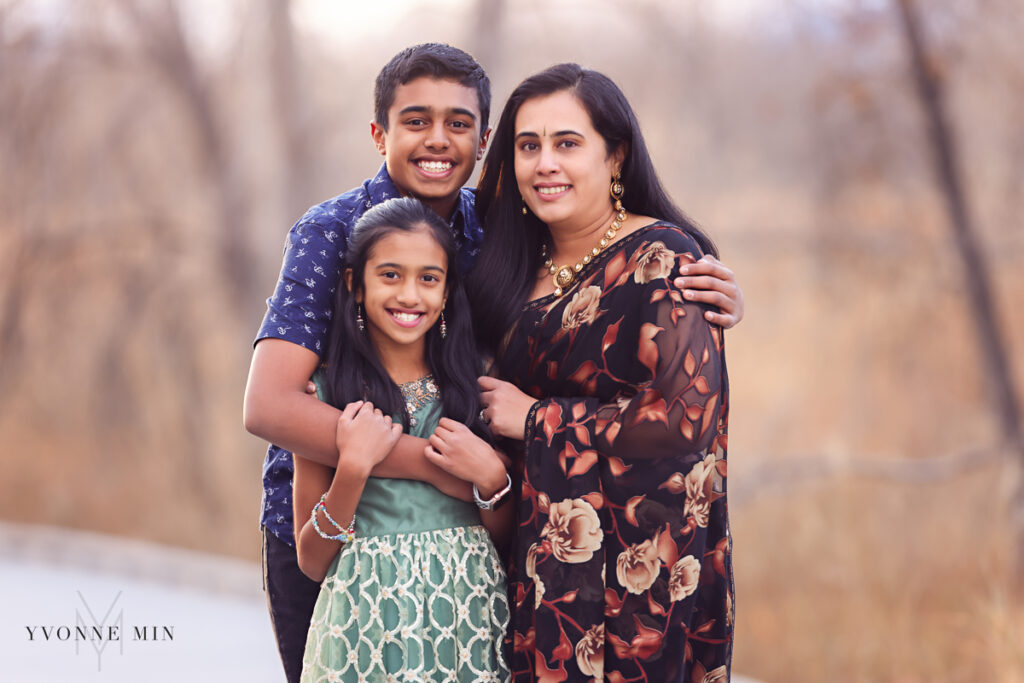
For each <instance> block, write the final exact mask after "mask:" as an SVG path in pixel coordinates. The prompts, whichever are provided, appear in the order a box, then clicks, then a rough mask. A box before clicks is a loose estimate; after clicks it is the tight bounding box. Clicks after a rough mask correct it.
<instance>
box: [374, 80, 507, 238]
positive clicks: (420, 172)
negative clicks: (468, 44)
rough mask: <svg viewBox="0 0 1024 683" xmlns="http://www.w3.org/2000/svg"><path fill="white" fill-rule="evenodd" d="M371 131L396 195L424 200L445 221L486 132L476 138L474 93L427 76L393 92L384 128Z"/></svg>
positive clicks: (480, 150) (484, 142)
mask: <svg viewBox="0 0 1024 683" xmlns="http://www.w3.org/2000/svg"><path fill="white" fill-rule="evenodd" d="M370 129H371V131H372V133H373V141H374V143H375V144H376V145H377V151H379V152H380V153H381V154H382V155H383V156H384V159H385V162H386V163H387V167H388V173H389V174H390V175H391V180H393V181H394V183H395V186H396V187H397V188H398V190H399V192H401V193H402V194H403V195H408V196H412V197H416V198H417V199H421V200H424V202H425V203H426V204H428V205H429V206H431V208H433V209H434V210H435V211H437V212H438V213H439V214H441V215H442V216H444V217H445V218H448V217H449V215H450V214H451V211H452V208H453V207H454V202H455V197H456V196H457V194H458V191H459V189H460V188H461V187H462V186H463V185H464V184H465V183H466V181H467V180H469V176H470V175H472V173H473V167H474V166H475V165H476V162H477V161H479V160H480V159H481V158H483V154H484V148H485V147H486V145H487V136H488V135H489V134H490V130H488V131H487V132H486V133H485V134H484V135H481V134H480V107H479V104H478V102H477V95H476V90H475V89H473V88H469V87H466V86H464V85H460V84H459V83H458V82H457V81H452V80H447V79H436V78H430V77H427V76H424V77H421V78H416V79H414V80H411V81H409V82H408V83H406V84H404V85H400V86H398V87H397V88H396V89H395V101H394V102H393V103H392V105H391V108H390V109H389V110H388V130H386V131H385V130H384V129H382V128H381V127H380V126H378V125H376V124H375V123H373V124H370Z"/></svg>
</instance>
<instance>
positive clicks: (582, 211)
mask: <svg viewBox="0 0 1024 683" xmlns="http://www.w3.org/2000/svg"><path fill="white" fill-rule="evenodd" d="M514 144H515V169H516V182H517V183H518V185H519V192H520V193H521V194H522V196H523V200H524V201H525V202H526V205H527V206H528V207H529V208H530V210H531V211H533V213H534V214H536V216H537V217H538V218H540V219H541V220H542V221H544V222H545V223H547V224H548V226H549V227H552V228H556V229H557V228H559V227H567V228H572V227H578V226H582V225H589V224H590V223H593V222H597V221H604V220H606V219H607V220H610V216H611V212H612V205H611V200H610V198H609V194H608V186H609V184H610V183H611V179H612V176H614V175H615V172H616V171H617V170H618V169H619V166H620V164H621V163H622V162H621V153H616V154H612V155H611V156H609V155H608V152H607V149H606V147H605V141H604V138H602V137H601V135H600V134H599V133H598V132H597V131H596V130H594V126H593V124H592V123H591V120H590V115H589V114H588V113H587V110H586V109H584V108H583V104H582V103H581V102H580V101H579V100H578V99H577V98H576V96H575V95H573V94H572V93H571V92H569V91H567V90H563V91H560V92H556V93H553V94H551V95H545V96H543V97H536V98H534V99H531V100H527V101H526V102H524V103H523V104H522V106H520V107H519V111H518V113H517V114H516V122H515V139H514Z"/></svg>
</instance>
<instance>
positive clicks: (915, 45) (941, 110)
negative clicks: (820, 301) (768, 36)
mask: <svg viewBox="0 0 1024 683" xmlns="http://www.w3.org/2000/svg"><path fill="white" fill-rule="evenodd" d="M896 4H897V7H898V9H899V16H900V21H901V23H902V27H903V35H904V40H905V43H906V48H907V52H908V53H909V57H910V63H911V68H912V71H913V76H914V81H915V82H916V85H917V93H918V98H919V100H920V103H921V108H922V109H923V112H924V115H925V118H926V119H927V121H928V138H929V142H930V147H931V149H930V152H931V155H932V157H933V161H934V163H935V173H936V179H937V181H938V183H939V187H940V190H941V193H942V196H943V197H944V198H945V200H946V211H947V213H948V215H949V222H950V227H951V228H952V230H953V238H954V239H955V241H956V245H957V247H958V251H959V254H960V257H961V258H962V259H963V262H964V274H965V276H966V277H965V282H966V285H967V295H968V300H969V303H970V309H971V312H972V314H973V315H974V323H975V325H974V327H975V329H976V330H977V332H978V341H979V343H980V346H981V351H982V356H983V357H984V361H983V362H984V363H985V364H986V366H987V367H986V370H987V373H988V381H989V383H990V386H991V387H992V389H993V394H994V395H993V399H994V400H995V403H996V408H997V410H998V412H999V421H1000V426H1001V430H1002V436H1003V439H1004V442H1005V444H1006V446H1007V447H1008V448H1009V449H1011V450H1012V451H1013V452H1014V453H1015V454H1016V455H1017V456H1019V460H1018V465H1019V466H1020V467H1024V439H1022V438H1021V437H1022V434H1021V424H1020V421H1021V413H1020V402H1019V400H1018V398H1017V392H1016V388H1015V386H1014V379H1013V378H1014V375H1013V369H1012V367H1011V365H1010V358H1009V355H1008V354H1007V352H1006V347H1005V345H1004V343H1003V337H1002V335H1001V334H1000V330H999V324H998V321H997V315H996V311H995V305H994V303H993V296H992V287H991V284H990V282H989V277H990V269H989V266H988V263H987V261H986V259H985V254H984V252H983V251H982V249H981V247H980V244H979V239H978V237H977V235H976V232H975V229H974V226H973V225H972V223H971V216H970V211H969V210H968V206H967V196H966V193H965V192H964V189H963V183H962V181H961V179H960V169H959V161H958V157H957V150H956V144H955V140H954V138H953V134H952V131H951V130H950V127H949V124H948V118H947V116H946V109H945V101H944V100H943V93H942V83H941V82H940V80H939V78H938V75H937V74H936V73H935V71H934V70H933V69H932V68H930V66H929V63H928V58H927V51H926V48H925V45H924V39H923V37H922V35H921V29H920V24H919V21H918V15H917V11H916V7H915V5H914V2H913V0H896ZM1010 505H1011V523H1012V525H1013V533H1014V539H1013V542H1014V548H1013V560H1014V567H1013V576H1014V581H1015V582H1016V583H1017V588H1018V589H1022V588H1024V477H1018V482H1017V486H1016V490H1015V492H1014V494H1013V499H1012V500H1011V503H1010Z"/></svg>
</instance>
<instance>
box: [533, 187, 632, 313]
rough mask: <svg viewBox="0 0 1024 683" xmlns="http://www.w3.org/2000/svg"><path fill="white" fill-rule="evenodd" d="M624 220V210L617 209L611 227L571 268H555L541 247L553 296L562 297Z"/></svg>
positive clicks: (545, 250) (613, 235)
mask: <svg viewBox="0 0 1024 683" xmlns="http://www.w3.org/2000/svg"><path fill="white" fill-rule="evenodd" d="M620 207H621V204H620ZM625 220H626V210H625V209H622V208H619V213H618V214H616V216H615V220H613V221H612V224H611V226H610V227H609V228H608V229H607V230H606V231H605V233H604V235H602V236H601V239H600V241H598V243H597V246H596V247H594V248H593V249H591V250H590V251H589V252H587V253H586V255H584V257H583V258H582V259H580V260H579V261H577V262H576V264H575V265H572V266H570V265H569V264H565V265H564V266H556V265H555V264H554V263H553V262H552V260H551V257H550V256H548V248H547V245H542V246H541V248H540V255H541V257H543V258H544V259H545V261H544V267H545V268H547V269H548V273H549V274H550V275H551V276H552V278H551V280H552V281H553V282H554V283H555V296H562V292H564V291H565V290H566V289H568V288H569V285H571V284H572V283H573V281H574V280H575V279H576V273H578V272H580V271H581V270H583V266H585V265H587V264H588V263H590V262H591V261H592V260H593V259H594V257H595V256H597V255H598V254H600V253H601V251H602V250H603V249H604V248H605V247H607V246H608V245H609V244H610V243H611V241H612V239H613V238H614V237H615V233H617V232H618V231H619V228H621V227H622V223H623V221H625Z"/></svg>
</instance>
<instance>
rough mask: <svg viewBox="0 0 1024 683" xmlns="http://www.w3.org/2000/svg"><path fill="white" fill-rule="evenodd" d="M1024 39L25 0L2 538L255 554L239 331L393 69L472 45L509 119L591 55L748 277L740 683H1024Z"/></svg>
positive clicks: (355, 179) (2, 143)
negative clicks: (746, 680) (382, 75)
mask: <svg viewBox="0 0 1024 683" xmlns="http://www.w3.org/2000/svg"><path fill="white" fill-rule="evenodd" d="M371 5H372V6H371ZM901 5H903V6H905V7H906V8H909V10H910V11H911V12H912V13H913V14H912V15H911V16H912V17H916V20H917V26H918V28H919V29H920V35H921V38H922V53H921V54H922V56H923V61H922V62H921V63H920V64H919V65H918V66H919V68H918V70H917V71H915V70H914V68H913V66H914V64H913V60H912V58H911V52H910V51H909V49H908V45H909V43H908V40H907V36H908V34H907V32H906V24H905V22H904V21H903V17H904V16H905V15H902V14H901V12H900V6H901ZM1021 35H1024V8H1022V7H1021V4H1020V2H1019V0H929V1H928V2H923V1H920V2H918V3H916V4H910V3H909V2H897V1H895V0H894V1H892V2H886V1H883V0H827V1H826V0H822V1H820V2H814V1H812V0H790V1H787V0H763V1H762V2H754V1H745V2H738V1H735V0H720V1H718V2H712V1H711V0H705V1H698V0H686V1H685V2H684V1H680V2H668V0H665V1H663V2H658V1H656V0H633V2H630V3H618V2H612V1H611V0H593V1H589V2H584V1H583V0H565V1H563V2H560V3H557V4H554V3H547V2H543V1H542V0H517V1H513V0H421V1H420V2H416V1H415V0H408V1H407V2H399V1H397V0H380V1H379V2H375V3H371V4H369V5H367V6H364V4H363V3H332V2H329V1H328V0H322V1H320V2H314V1H313V0H308V1H304V2H303V1H300V0H294V1H293V2H290V3H289V2H287V1H286V0H254V1H252V2H243V1H242V0H217V1H215V2H201V1H199V0H194V1H191V2H186V1H180V2H176V1H173V0H106V1H101V0H83V1H80V2H74V1H70V0H65V1H59V0H0V442H2V443H3V444H4V447H3V450H2V453H3V454H2V456H0V458H2V460H0V462H2V467H3V479H2V488H0V493H2V495H0V517H2V518H4V519H8V520H12V521H20V522H32V523H44V524H52V525H59V526H65V527H70V528H81V529H95V530H101V531H105V532H110V533H116V534H121V535H125V536H131V537H139V538H146V539H150V540H155V541H158V542H161V543H166V544H171V545H178V546H184V547H189V548H196V549H202V550H207V551H213V552H220V553H225V554H230V555H234V556H239V557H244V558H249V559H255V558H257V557H258V553H259V550H258V548H259V538H258V529H257V520H258V511H259V497H260V490H261V485H260V474H261V472H260V465H261V462H262V458H263V453H264V444H262V443H261V442H260V441H259V440H257V439H255V438H253V437H251V436H249V435H247V434H246V433H245V432H244V430H243V429H242V427H241V420H240V407H241V396H242V390H243V387H244V384H245V376H246V369H247V366H248V360H249V356H250V353H251V340H252V337H253V335H254V333H255V331H256V329H257V327H258V324H259V322H260V320H261V316H262V313H263V310H264V299H265V297H266V296H268V295H269V294H270V292H271V291H272V288H273V285H274V282H275V280H276V277H277V272H278V268H279V264H280V256H281V246H282V244H283V239H284V235H285V232H286V231H287V229H288V227H289V226H290V225H291V224H292V223H293V222H294V221H295V220H296V219H297V218H298V217H299V216H300V215H301V214H302V213H303V211H304V210H305V209H306V208H307V207H308V206H309V205H311V204H313V203H316V202H319V201H322V200H323V199H326V198H328V197H331V196H334V195H336V194H338V193H340V192H342V191H345V190H347V189H349V188H351V187H353V186H355V185H356V184H358V183H360V182H361V181H362V180H363V179H364V178H366V177H368V176H371V175H372V174H373V173H374V172H375V171H376V169H377V168H378V166H379V164H380V163H381V159H380V157H379V156H378V155H377V154H376V152H375V150H374V149H373V146H372V145H371V143H370V137H369V125H368V122H369V121H370V119H371V117H372V98H371V92H372V83H373V78H374V76H375V75H376V73H377V71H378V70H379V68H380V67H381V66H382V65H383V64H384V63H385V62H386V61H387V60H388V59H389V58H390V57H391V56H392V55H393V54H394V53H395V52H397V51H398V50H400V49H401V48H403V47H405V46H406V45H409V44H413V43H417V42H424V41H428V40H439V41H444V42H450V43H453V44H455V45H458V46H460V47H463V48H465V49H467V50H469V51H470V52H472V53H473V54H474V55H476V56H477V57H478V59H479V60H480V61H481V63H482V64H483V65H484V66H485V68H487V70H488V72H489V73H490V74H491V77H492V81H493V84H494V100H495V102H494V105H493V109H492V122H493V121H494V120H495V119H496V118H497V114H498V112H500V108H501V105H502V103H503V101H504V97H505V96H506V95H507V94H508V92H510V90H511V89H512V87H514V85H515V84H516V83H517V82H518V81H519V80H521V79H522V78H523V77H525V76H526V75H528V74H530V73H533V72H535V71H537V70H539V69H541V68H544V67H546V66H548V65H550V64H552V63H556V62H560V61H577V62H580V63H582V64H584V65H586V66H590V67H592V68H596V69H598V70H600V71H603V72H605V73H607V74H608V75H609V76H611V77H612V78H613V79H614V80H615V81H616V82H618V83H619V84H620V85H621V86H622V87H623V89H624V90H625V92H626V94H627V96H628V97H629V98H630V100H631V102H632V103H633V105H634V107H635V109H636V110H637V112H638V115H639V117H640V120H641V123H642V125H643V127H644V131H645V135H646V136H647V141H648V144H649V146H650V148H651V150H652V153H653V154H654V157H655V161H656V164H657V166H658V168H659V169H660V172H661V173H662V177H663V180H664V181H665V183H666V185H667V187H668V188H669V189H670V191H671V192H672V194H673V195H674V197H675V198H676V200H677V201H678V203H679V204H680V205H682V206H683V207H684V209H685V210H686V211H687V212H688V213H689V214H690V215H692V216H693V217H694V218H695V219H696V220H697V221H698V222H699V223H700V224H701V225H703V226H704V227H705V228H706V229H707V230H708V231H709V232H710V233H711V235H712V236H713V237H714V238H715V240H716V241H717V243H718V245H719V247H720V249H721V252H722V257H723V260H724V261H725V262H726V263H727V264H728V265H729V266H730V267H732V268H733V269H734V270H735V271H736V272H737V273H738V277H739V281H740V283H741V285H742V286H743V289H744V291H745V293H746V318H745V319H744V321H743V322H742V323H741V325H740V326H739V327H738V328H736V329H735V330H733V331H731V332H729V334H728V335H727V336H728V345H729V369H730V376H731V378H732V391H733V394H732V396H733V405H732V420H731V437H732V438H731V458H730V474H731V477H730V486H731V492H732V496H731V498H732V519H733V526H734V535H735V539H736V548H735V553H736V555H735V557H736V567H737V571H738V620H737V622H738V636H737V638H738V641H737V647H736V668H737V670H739V671H743V672H744V673H747V674H751V675H755V676H757V677H759V678H762V679H764V680H766V681H821V680H829V681H883V680H884V681H900V682H911V681H978V680H1000V681H1022V680H1024V646H1022V645H1021V644H1022V643H1024V615H1022V608H1021V602H1020V601H1019V599H1015V598H1014V597H1013V596H1014V592H1013V591H1014V587H1015V584H1018V585H1019V583H1020V581H1021V574H1020V569H1021V565H1020V563H1019V561H1018V560H1015V557H1016V555H1015V553H1018V552H1019V549H1020V548H1022V547H1024V544H1022V539H1024V533H1022V532H1021V529H1022V528H1024V516H1022V515H1021V513H1020V510H1021V508H1020V505H1019V500H1020V490H1021V489H1020V466H1019V463H1020V461H1021V460H1020V458H1021V449H1020V443H1019V427H1018V428H1017V430H1016V432H1014V429H1013V427H1012V423H1014V422H1016V423H1018V424H1019V421H1020V414H1019V407H1018V408H1017V411H1018V412H1017V413H1016V414H1012V413H1011V414H1010V417H1009V419H1008V417H1007V413H1006V411H1005V400H1004V398H1005V396H1003V394H1001V393H1000V392H1001V391H1004V390H1005V389H1006V388H1007V387H1009V390H1010V391H1011V395H1013V394H1014V392H1015V391H1016V389H1015V387H1019V386H1021V383H1022V380H1024V377H1022V372H1024V364H1022V363H1021V362H1019V361H1018V362H1016V363H1013V362H1012V360H1013V359H1014V358H1017V359H1019V358H1020V356H1021V352H1022V351H1024V314H1022V312H1021V311H1022V310H1024V309H1022V307H1021V303H1020V302H1021V301H1022V300H1024V269H1022V268H1021V264H1022V261H1024V259H1022V256H1024V222H1022V220H1021V218H1020V216H1021V214H1022V209H1024V41H1022V40H1021V39H1020V36H1021ZM922 79H924V81H926V82H930V83H932V84H933V85H935V86H937V87H938V88H939V97H940V104H941V106H942V113H943V115H944V117H945V118H944V120H945V122H946V123H947V124H948V125H947V129H946V143H949V144H950V145H951V149H952V150H954V152H955V158H954V163H955V167H954V170H955V176H954V179H955V180H956V182H957V183H958V184H959V189H958V190H957V191H958V192H960V193H961V194H962V198H963V202H962V203H963V213H964V214H965V216H964V217H965V218H966V220H967V221H968V226H969V228H970V229H971V231H972V233H971V234H972V235H974V237H975V240H976V243H977V245H979V252H980V256H981V260H980V261H978V262H976V263H974V264H969V262H965V260H964V248H963V243H961V242H957V241H956V240H954V238H953V236H952V235H953V232H952V227H951V226H953V225H955V220H954V219H956V218H957V216H956V211H955V210H954V209H951V206H953V205H952V204H951V203H950V187H949V185H948V184H944V182H943V176H942V174H941V173H940V171H941V164H939V163H938V162H937V160H939V159H941V156H940V155H939V154H938V150H939V146H938V142H937V140H938V139H937V138H936V137H935V135H934V130H933V128H930V127H929V125H930V124H929V121H930V119H929V110H928V109H927V108H926V107H924V106H922V105H923V104H925V105H927V101H926V99H925V98H922V96H921V93H922V90H920V89H919V86H920V85H921V83H922ZM933 113H934V112H933ZM965 263H968V264H969V265H965ZM979 279H980V281H982V282H983V283H987V285H988V293H989V299H990V303H991V309H992V315H991V316H990V318H991V320H990V322H991V323H992V327H991V329H990V328H985V327H984V321H979V317H978V306H977V303H976V299H974V298H972V297H973V295H972V292H974V291H975V290H974V289H973V288H972V283H977V282H978V281H979ZM979 332H980V333H981V334H979ZM993 341H994V342H995V343H996V345H997V347H998V348H1001V349H1002V353H1004V355H1005V357H1006V360H1007V362H1006V363H1005V364H1004V365H1003V366H1002V367H1003V370H1001V371H1000V370H998V369H996V368H998V367H999V366H993V364H992V362H991V360H992V355H993V354H992V348H993V347H992V345H991V343H989V342H993ZM1001 397H1002V398H1001ZM1011 407H1012V406H1011ZM1015 434H1016V436H1015ZM1015 438H1017V439H1018V441H1014V439H1015ZM1015 500H1016V501H1018V502H1016V503H1015Z"/></svg>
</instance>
